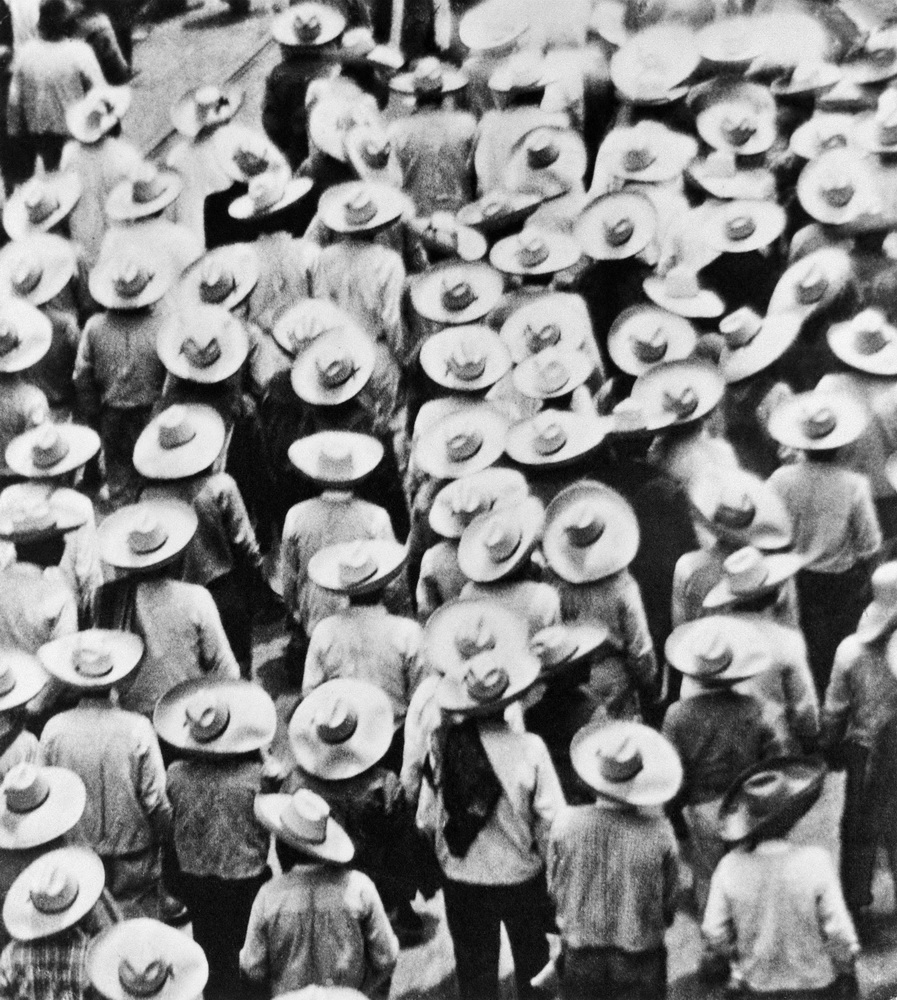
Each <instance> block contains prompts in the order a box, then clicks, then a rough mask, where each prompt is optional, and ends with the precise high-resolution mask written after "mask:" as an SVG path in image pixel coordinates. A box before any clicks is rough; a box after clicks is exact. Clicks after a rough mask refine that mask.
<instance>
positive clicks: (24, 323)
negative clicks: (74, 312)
mask: <svg viewBox="0 0 897 1000" xmlns="http://www.w3.org/2000/svg"><path fill="white" fill-rule="evenodd" d="M2 312H3V313H5V314H6V316H7V317H9V318H10V319H11V321H12V324H13V326H14V327H15V329H16V331H21V334H22V336H21V337H20V342H19V344H18V346H16V347H14V348H13V349H12V350H11V351H9V352H7V353H6V354H2V355H0V372H3V373H4V374H9V375H11V374H13V373H14V372H23V371H26V370H27V369H28V368H31V367H32V366H33V365H36V364H37V363H38V361H40V360H41V358H43V357H44V356H45V355H46V353H47V352H48V351H49V350H50V345H51V344H52V343H53V324H52V323H51V322H50V318H49V316H46V315H44V314H43V313H42V312H40V311H39V310H38V309H37V308H36V307H35V306H33V305H31V304H30V303H28V302H23V301H22V300H16V299H9V300H7V301H6V302H5V303H4V304H3V306H2Z"/></svg>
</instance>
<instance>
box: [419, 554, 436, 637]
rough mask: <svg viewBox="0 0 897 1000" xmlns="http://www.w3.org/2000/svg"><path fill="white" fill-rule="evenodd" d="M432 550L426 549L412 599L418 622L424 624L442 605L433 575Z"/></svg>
mask: <svg viewBox="0 0 897 1000" xmlns="http://www.w3.org/2000/svg"><path fill="white" fill-rule="evenodd" d="M434 561H435V560H434V556H433V549H427V551H426V552H425V553H424V557H423V559H421V562H420V575H419V576H418V578H417V588H416V590H415V593H414V598H415V601H416V603H417V617H418V618H419V620H420V621H422V622H426V621H428V620H429V618H430V615H432V614H433V612H434V611H435V610H436V609H437V608H438V607H439V606H440V604H441V603H442V595H441V594H440V592H439V587H438V585H437V583H436V578H435V573H434V567H433V563H434Z"/></svg>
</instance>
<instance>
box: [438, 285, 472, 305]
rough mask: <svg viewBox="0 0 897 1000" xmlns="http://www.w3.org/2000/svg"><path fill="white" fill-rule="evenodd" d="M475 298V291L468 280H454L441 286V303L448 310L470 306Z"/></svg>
mask: <svg viewBox="0 0 897 1000" xmlns="http://www.w3.org/2000/svg"><path fill="white" fill-rule="evenodd" d="M476 300H477V293H476V292H475V291H474V288H473V285H471V284H470V282H469V281H464V280H462V281H456V282H454V283H452V284H451V285H444V286H443V289H442V305H443V306H444V308H446V309H447V310H448V311H449V312H461V311H463V310H464V309H467V307H468V306H472V305H473V304H474V302H476Z"/></svg>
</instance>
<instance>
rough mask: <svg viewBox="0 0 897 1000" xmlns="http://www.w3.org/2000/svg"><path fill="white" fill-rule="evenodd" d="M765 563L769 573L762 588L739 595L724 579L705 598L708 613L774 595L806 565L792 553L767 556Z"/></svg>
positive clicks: (802, 558) (774, 553)
mask: <svg viewBox="0 0 897 1000" xmlns="http://www.w3.org/2000/svg"><path fill="white" fill-rule="evenodd" d="M764 561H765V563H766V566H767V568H768V570H769V572H768V574H767V576H766V578H765V580H764V581H763V583H762V584H760V586H758V587H756V588H755V589H754V590H751V591H750V592H749V593H746V594H739V593H736V592H735V591H734V590H732V587H731V585H730V583H729V581H728V580H727V579H725V578H723V579H722V580H720V582H719V583H718V584H717V585H716V586H715V587H714V588H713V589H712V590H711V591H710V592H709V593H708V594H707V596H706V597H705V598H704V608H705V609H706V610H708V611H712V610H717V609H722V608H728V607H732V606H733V605H736V604H739V603H741V602H743V601H753V600H754V599H755V598H757V597H762V596H763V595H764V594H769V593H772V591H774V590H777V589H778V588H779V587H781V586H782V584H783V583H785V582H786V581H787V580H790V579H791V578H792V577H793V576H796V575H797V573H798V572H800V570H801V569H803V567H804V564H805V563H806V560H805V559H804V557H803V556H799V555H796V554H794V553H791V552H782V553H776V552H773V553H770V554H768V555H766V556H765V560H764Z"/></svg>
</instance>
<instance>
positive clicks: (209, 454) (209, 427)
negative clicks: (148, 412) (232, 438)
mask: <svg viewBox="0 0 897 1000" xmlns="http://www.w3.org/2000/svg"><path fill="white" fill-rule="evenodd" d="M186 409H187V412H188V415H189V419H190V423H191V425H192V427H193V428H194V430H195V431H196V434H195V435H194V437H193V438H191V440H189V441H187V442H186V443H185V444H182V445H178V447H176V448H163V447H162V446H161V445H160V444H159V417H158V416H157V417H155V418H154V419H153V420H151V421H150V422H149V424H148V425H147V426H146V427H145V428H144V429H143V431H141V433H140V437H138V438H137V443H136V444H135V445H134V459H133V461H134V468H135V469H136V470H137V471H138V472H139V473H140V475H141V476H143V477H144V478H145V479H166V480H168V479H186V478H187V477H188V476H195V475H198V474H199V473H200V472H204V471H205V470H206V469H208V468H210V467H211V466H212V465H213V464H214V462H215V459H216V458H218V456H219V455H220V454H221V450H222V448H224V442H225V439H226V437H227V430H226V428H225V425H224V420H223V419H222V418H221V416H220V415H219V414H218V412H217V411H216V410H214V409H213V408H212V407H211V406H205V405H203V404H198V403H197V404H192V405H191V404H186Z"/></svg>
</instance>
